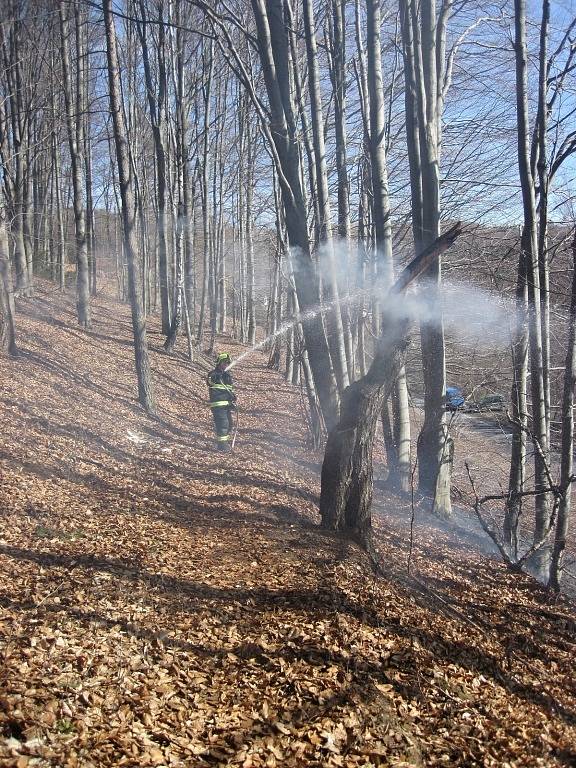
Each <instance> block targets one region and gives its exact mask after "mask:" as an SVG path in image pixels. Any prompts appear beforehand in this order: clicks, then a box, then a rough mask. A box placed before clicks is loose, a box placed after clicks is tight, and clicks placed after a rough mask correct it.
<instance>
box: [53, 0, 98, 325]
mask: <svg viewBox="0 0 576 768" xmlns="http://www.w3.org/2000/svg"><path fill="white" fill-rule="evenodd" d="M68 10H69V5H68V3H66V2H64V0H61V2H60V4H59V14H60V55H61V59H62V81H63V88H64V103H65V106H66V124H67V127H68V146H69V149H70V161H71V163H72V187H73V197H72V201H73V206H74V228H75V233H76V264H77V274H76V309H77V313H78V322H79V324H80V325H82V326H84V327H85V328H90V325H91V318H90V272H89V265H88V241H87V236H86V196H85V164H84V163H85V161H84V140H83V139H84V137H83V131H82V117H81V116H82V113H83V110H84V105H85V96H84V92H85V88H86V83H85V79H84V67H83V57H84V55H85V53H84V43H83V35H82V29H81V19H80V14H81V11H80V6H79V5H78V3H75V4H74V6H73V14H74V33H75V46H76V56H77V64H76V84H75V87H73V86H72V77H71V64H70V31H69V18H68Z"/></svg>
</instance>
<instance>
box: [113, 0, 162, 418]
mask: <svg viewBox="0 0 576 768" xmlns="http://www.w3.org/2000/svg"><path fill="white" fill-rule="evenodd" d="M103 11H104V23H105V27H106V54H107V63H108V88H109V94H110V111H111V113H112V124H113V131H114V143H115V145H116V161H117V163H118V177H119V180H120V195H121V199H122V224H123V228H124V248H125V253H126V259H127V262H128V288H129V293H130V306H131V309H132V329H133V333H134V355H135V360H136V373H137V376H138V399H139V401H140V403H141V404H142V406H143V407H144V408H145V410H146V411H147V412H148V413H153V412H154V391H153V387H152V374H151V371H150V361H149V357H148V342H147V338H146V316H145V314H144V307H143V303H142V275H141V269H140V263H139V261H138V257H137V243H136V216H135V207H134V191H133V188H132V184H133V175H132V165H131V162H130V160H131V158H130V150H129V147H128V141H127V138H126V135H127V134H126V124H125V122H124V111H123V107H122V97H121V93H120V69H119V65H118V52H117V50H116V29H115V26H114V17H113V15H112V0H103Z"/></svg>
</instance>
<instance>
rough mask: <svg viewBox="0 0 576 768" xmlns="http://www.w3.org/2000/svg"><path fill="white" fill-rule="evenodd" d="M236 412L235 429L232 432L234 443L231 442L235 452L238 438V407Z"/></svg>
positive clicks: (235, 409)
mask: <svg viewBox="0 0 576 768" xmlns="http://www.w3.org/2000/svg"><path fill="white" fill-rule="evenodd" d="M234 411H235V413H236V418H235V419H234V429H233V430H232V442H231V444H230V445H231V449H232V450H234V443H235V442H236V437H237V436H238V406H236V407H235V408H234Z"/></svg>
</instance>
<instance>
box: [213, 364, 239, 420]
mask: <svg viewBox="0 0 576 768" xmlns="http://www.w3.org/2000/svg"><path fill="white" fill-rule="evenodd" d="M207 383H208V394H209V397H210V408H212V409H213V410H214V409H215V408H231V407H233V405H234V402H235V400H236V395H235V393H234V382H233V381H232V376H230V374H229V373H228V372H227V371H221V370H219V369H218V368H215V369H214V370H213V371H211V372H210V373H209V374H208V380H207Z"/></svg>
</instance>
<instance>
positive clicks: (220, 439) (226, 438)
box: [216, 435, 230, 443]
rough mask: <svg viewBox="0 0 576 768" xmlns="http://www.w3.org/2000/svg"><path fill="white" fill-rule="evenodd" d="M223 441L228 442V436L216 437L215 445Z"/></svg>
mask: <svg viewBox="0 0 576 768" xmlns="http://www.w3.org/2000/svg"><path fill="white" fill-rule="evenodd" d="M224 440H230V435H216V442H217V443H222V442H224Z"/></svg>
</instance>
